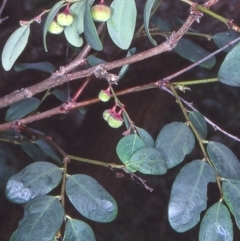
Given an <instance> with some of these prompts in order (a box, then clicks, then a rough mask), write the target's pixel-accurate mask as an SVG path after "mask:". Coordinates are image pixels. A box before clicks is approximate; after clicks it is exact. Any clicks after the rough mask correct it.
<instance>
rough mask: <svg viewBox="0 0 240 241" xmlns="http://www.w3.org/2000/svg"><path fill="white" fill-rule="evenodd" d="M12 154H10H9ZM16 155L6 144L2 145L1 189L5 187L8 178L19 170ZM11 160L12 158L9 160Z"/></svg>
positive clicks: (0, 146)
mask: <svg viewBox="0 0 240 241" xmlns="http://www.w3.org/2000/svg"><path fill="white" fill-rule="evenodd" d="M9 154H10V155H9ZM14 159H15V156H13V154H12V152H11V151H10V150H9V148H8V147H7V146H6V145H0V190H1V191H2V189H4V188H5V185H6V183H7V181H8V179H9V178H10V177H11V176H12V175H13V174H15V173H16V172H17V168H16V166H17V165H16V164H17V163H14V162H15V161H14ZM9 160H11V161H10V162H9Z"/></svg>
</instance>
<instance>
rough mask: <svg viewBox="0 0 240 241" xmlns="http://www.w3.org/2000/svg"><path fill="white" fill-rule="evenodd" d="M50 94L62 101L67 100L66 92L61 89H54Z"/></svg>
mask: <svg viewBox="0 0 240 241" xmlns="http://www.w3.org/2000/svg"><path fill="white" fill-rule="evenodd" d="M52 94H53V95H54V96H55V97H57V98H58V99H59V100H60V101H62V102H66V101H67V100H68V94H67V93H66V92H64V91H63V90H61V89H54V90H53V91H52Z"/></svg>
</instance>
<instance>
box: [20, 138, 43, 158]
mask: <svg viewBox="0 0 240 241" xmlns="http://www.w3.org/2000/svg"><path fill="white" fill-rule="evenodd" d="M20 146H21V147H22V149H23V150H24V151H25V152H26V153H27V154H28V155H29V156H30V157H31V158H32V159H33V160H34V161H36V162H38V161H45V155H44V153H43V152H42V151H41V150H40V149H39V148H38V147H37V146H36V145H34V144H32V143H31V142H28V141H23V142H21V143H20Z"/></svg>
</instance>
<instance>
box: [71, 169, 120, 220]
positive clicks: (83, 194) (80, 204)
mask: <svg viewBox="0 0 240 241" xmlns="http://www.w3.org/2000/svg"><path fill="white" fill-rule="evenodd" d="M66 193H67V196H68V198H69V200H70V201H71V203H72V204H73V206H74V207H75V208H76V209H77V210H78V212H79V213H81V214H82V215H83V216H84V217H86V218H88V219H90V220H93V221H96V222H103V223H107V222H111V221H112V220H114V219H115V218H116V216H117V211H118V208H117V203H116V201H115V200H114V198H113V197H112V196H111V195H110V194H109V193H108V192H107V191H106V190H105V189H104V188H103V187H102V186H101V185H100V184H99V183H98V182H97V181H96V180H95V179H93V178H92V177H90V176H87V175H81V174H76V175H73V176H71V177H69V178H68V179H67V182H66Z"/></svg>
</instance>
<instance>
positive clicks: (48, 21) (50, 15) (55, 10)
mask: <svg viewBox="0 0 240 241" xmlns="http://www.w3.org/2000/svg"><path fill="white" fill-rule="evenodd" d="M64 3H65V1H59V2H57V3H55V5H54V6H53V7H52V9H51V10H50V12H49V13H48V15H47V18H46V20H45V23H44V26H43V46H44V49H45V51H46V52H47V51H48V50H47V45H46V35H47V32H48V29H49V26H50V24H51V23H52V21H53V19H54V18H55V16H56V14H57V13H58V11H59V10H60V8H61V7H63V5H64Z"/></svg>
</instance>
